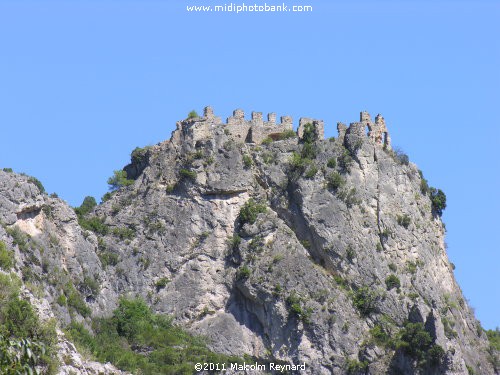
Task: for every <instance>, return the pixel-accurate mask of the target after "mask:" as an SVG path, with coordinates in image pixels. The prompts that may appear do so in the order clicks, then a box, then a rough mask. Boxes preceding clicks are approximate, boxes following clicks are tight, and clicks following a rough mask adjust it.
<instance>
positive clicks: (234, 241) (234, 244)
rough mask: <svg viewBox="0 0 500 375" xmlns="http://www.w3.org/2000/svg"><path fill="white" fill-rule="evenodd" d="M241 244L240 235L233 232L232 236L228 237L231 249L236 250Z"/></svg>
mask: <svg viewBox="0 0 500 375" xmlns="http://www.w3.org/2000/svg"><path fill="white" fill-rule="evenodd" d="M240 244H241V237H240V236H239V235H237V234H235V235H234V236H233V237H231V238H230V239H229V247H230V248H231V249H232V250H236V249H237V248H238V247H239V246H240Z"/></svg>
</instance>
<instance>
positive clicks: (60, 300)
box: [56, 294, 68, 306]
mask: <svg viewBox="0 0 500 375" xmlns="http://www.w3.org/2000/svg"><path fill="white" fill-rule="evenodd" d="M56 302H57V304H58V305H59V306H66V305H67V304H68V299H67V298H66V296H65V295H64V294H60V295H59V297H57V299H56Z"/></svg>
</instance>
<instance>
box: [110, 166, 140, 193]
mask: <svg viewBox="0 0 500 375" xmlns="http://www.w3.org/2000/svg"><path fill="white" fill-rule="evenodd" d="M133 183H134V180H129V179H128V178H127V172H125V171H124V170H121V171H113V176H111V177H110V178H108V185H109V190H111V191H115V190H118V189H119V188H121V187H124V186H130V185H132V184H133Z"/></svg>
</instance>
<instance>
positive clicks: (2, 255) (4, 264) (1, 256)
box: [0, 241, 14, 271]
mask: <svg viewBox="0 0 500 375" xmlns="http://www.w3.org/2000/svg"><path fill="white" fill-rule="evenodd" d="M13 265H14V254H13V253H12V251H10V250H7V247H6V246H5V243H4V242H3V241H0V268H2V269H4V270H5V271H7V270H9V269H10V268H12V266H13Z"/></svg>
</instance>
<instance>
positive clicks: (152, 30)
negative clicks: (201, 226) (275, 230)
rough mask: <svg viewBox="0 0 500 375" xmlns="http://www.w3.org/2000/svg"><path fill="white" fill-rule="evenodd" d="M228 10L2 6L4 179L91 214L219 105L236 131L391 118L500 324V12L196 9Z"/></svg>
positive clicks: (294, 0) (453, 245)
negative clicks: (236, 123) (20, 180)
mask: <svg viewBox="0 0 500 375" xmlns="http://www.w3.org/2000/svg"><path fill="white" fill-rule="evenodd" d="M233 2H234V3H241V2H238V1H233ZM255 2H256V3H257V4H263V3H264V1H254V3H255ZM228 3H229V2H225V1H208V0H205V1H203V0H196V1H195V0H193V1H192V2H191V0H176V1H171V0H169V1H167V0H165V1H147V0H141V1H139V0H137V1H132V0H128V1H118V0H114V1H112V0H100V1H90V0H88V1H85V0H80V1H50V0H47V1H25V0H16V1H14V0H12V1H5V0H0V167H11V168H13V169H14V170H15V171H18V172H26V173H28V174H31V175H34V176H36V177H38V178H39V179H40V180H41V181H42V182H43V183H44V185H45V187H46V189H47V190H48V191H49V192H57V193H58V194H59V196H60V197H62V198H63V199H65V200H67V201H68V202H69V203H70V204H71V205H79V204H80V203H81V201H82V200H83V198H84V197H85V196H86V195H93V196H95V197H96V198H98V199H99V198H100V197H101V196H102V195H103V194H104V193H105V192H106V191H107V184H106V180H107V178H108V177H109V176H110V175H111V174H112V171H113V170H115V169H120V168H121V167H123V166H124V165H125V164H127V163H128V161H129V155H130V152H131V151H132V149H133V148H134V147H136V146H144V145H148V144H155V143H158V142H160V141H162V140H164V139H168V138H169V137H170V133H171V131H172V130H173V128H174V126H175V122H176V121H177V120H179V119H182V118H184V117H185V116H186V115H187V113H188V112H189V111H190V110H192V109H196V110H197V111H199V112H201V111H202V109H203V107H204V106H205V105H212V106H213V107H214V109H215V112H216V114H218V115H220V116H222V117H223V118H225V117H227V116H229V115H230V114H231V112H232V110H234V109H236V108H240V107H241V108H243V109H244V110H245V111H246V113H247V114H248V115H249V114H250V112H251V111H252V110H256V111H262V112H264V113H267V112H277V114H278V116H280V115H291V116H293V117H294V121H295V124H297V121H298V118H299V117H301V116H304V117H315V118H321V119H324V120H325V122H326V127H327V130H326V133H327V136H331V135H335V133H336V132H335V124H336V122H337V121H344V122H346V123H348V122H352V121H356V120H357V119H358V116H359V112H360V111H361V110H368V111H369V112H370V113H372V115H373V116H374V115H375V114H377V113H381V114H383V115H384V117H385V119H386V122H387V124H388V126H389V130H390V132H391V136H392V140H393V144H395V145H397V146H400V147H401V148H402V149H403V150H404V151H405V152H406V153H408V155H409V156H410V160H411V161H413V162H415V163H416V164H417V165H418V166H419V167H420V169H422V171H423V172H424V175H425V177H426V178H427V179H428V180H429V183H430V184H431V185H432V186H436V187H439V188H441V189H443V190H444V191H445V193H446V194H447V197H448V208H447V209H446V211H445V214H444V216H443V217H444V221H445V222H446V226H447V229H448V234H447V243H448V253H449V257H450V259H451V261H452V262H453V263H455V265H456V267H457V268H456V271H455V275H456V277H457V279H458V281H459V283H460V285H461V287H462V289H463V291H464V294H465V296H466V298H467V299H468V300H469V302H470V304H471V305H472V306H473V307H475V309H476V316H477V317H478V318H479V319H480V321H481V322H482V324H483V326H484V327H486V328H494V327H496V326H498V325H500V279H499V274H500V251H499V250H500V246H499V244H500V234H499V233H500V231H499V224H500V220H499V219H498V212H500V199H499V191H500V157H499V154H498V151H499V149H500V141H499V139H500V137H499V133H498V132H499V131H500V120H499V116H498V115H497V112H496V111H497V110H498V109H499V103H500V69H499V67H500V42H499V38H498V36H499V35H500V22H498V20H499V19H500V3H499V2H498V1H480V0H475V1H430V0H429V1H395V0H394V1H357V0H350V1H331V0H328V1H320V0H290V1H287V2H286V3H287V5H289V6H291V5H312V6H313V11H312V12H310V13H293V12H287V13H240V14H235V13H214V12H211V13H190V12H187V11H186V5H190V4H192V5H224V4H228ZM247 3H248V2H247ZM267 3H268V4H280V3H281V1H279V2H278V1H272V0H269V1H267Z"/></svg>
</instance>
